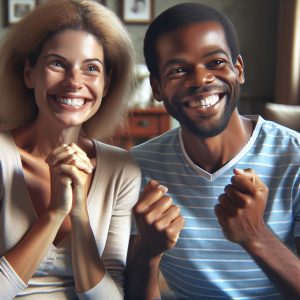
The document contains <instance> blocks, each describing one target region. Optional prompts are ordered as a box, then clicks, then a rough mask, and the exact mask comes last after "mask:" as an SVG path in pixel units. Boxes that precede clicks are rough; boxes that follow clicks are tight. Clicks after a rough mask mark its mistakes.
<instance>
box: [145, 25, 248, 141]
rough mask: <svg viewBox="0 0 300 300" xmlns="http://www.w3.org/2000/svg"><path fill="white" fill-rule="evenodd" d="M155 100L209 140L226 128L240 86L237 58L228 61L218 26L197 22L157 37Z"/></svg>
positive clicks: (225, 42) (240, 60) (221, 33)
mask: <svg viewBox="0 0 300 300" xmlns="http://www.w3.org/2000/svg"><path fill="white" fill-rule="evenodd" d="M156 51H157V55H158V58H159V61H158V66H159V74H160V78H159V79H155V78H151V84H152V87H153V90H154V95H155V97H156V99H158V100H161V101H164V104H165V106H166V109H167V110H168V112H169V113H170V115H172V116H173V117H174V118H175V119H177V120H178V121H179V123H180V124H181V126H182V127H183V128H186V129H187V130H189V131H190V132H191V133H193V134H194V135H196V136H198V137H203V138H205V137H212V136H215V135H218V134H219V133H221V132H222V131H223V130H224V129H225V128H226V126H227V124H228V122H229V120H230V117H231V115H232V112H233V111H234V110H235V108H236V106H237V101H238V98H239V94H240V85H241V84H242V83H243V82H244V74H243V62H242V59H241V57H240V56H239V57H238V58H237V61H236V62H232V59H231V53H230V50H229V47H228V45H227V41H226V37H225V33H224V30H223V28H222V26H221V25H220V24H218V23H216V22H203V23H197V24H192V25H189V26H186V27H183V28H181V29H179V30H174V31H172V32H169V33H166V34H164V35H162V36H161V37H160V38H159V39H158V41H157V44H156Z"/></svg>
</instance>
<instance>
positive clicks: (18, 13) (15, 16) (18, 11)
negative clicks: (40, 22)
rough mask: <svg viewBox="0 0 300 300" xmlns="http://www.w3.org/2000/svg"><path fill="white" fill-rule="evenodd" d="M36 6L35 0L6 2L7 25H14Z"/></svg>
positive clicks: (9, 0) (10, 0) (11, 0)
mask: <svg viewBox="0 0 300 300" xmlns="http://www.w3.org/2000/svg"><path fill="white" fill-rule="evenodd" d="M36 5H37V0H8V1H7V23H8V25H11V24H15V23H17V22H18V21H20V20H21V19H22V18H23V17H24V16H26V15H27V14H28V13H29V12H31V11H32V10H33V9H34V8H35V7H36Z"/></svg>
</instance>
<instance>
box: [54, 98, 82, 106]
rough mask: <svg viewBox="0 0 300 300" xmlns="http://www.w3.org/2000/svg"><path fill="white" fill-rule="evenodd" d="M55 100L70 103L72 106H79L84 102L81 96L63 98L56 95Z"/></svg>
mask: <svg viewBox="0 0 300 300" xmlns="http://www.w3.org/2000/svg"><path fill="white" fill-rule="evenodd" d="M57 101H58V102H59V103H62V104H65V105H70V106H73V107H76V108H78V107H80V106H82V105H83V104H84V100H83V99H82V98H72V99H71V98H63V97H57Z"/></svg>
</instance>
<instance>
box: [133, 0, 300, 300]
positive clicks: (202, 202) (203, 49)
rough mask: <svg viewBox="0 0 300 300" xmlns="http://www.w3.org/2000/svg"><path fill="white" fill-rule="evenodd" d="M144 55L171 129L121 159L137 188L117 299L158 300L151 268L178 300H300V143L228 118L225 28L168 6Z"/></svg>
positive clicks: (231, 43) (229, 58) (288, 133)
mask: <svg viewBox="0 0 300 300" xmlns="http://www.w3.org/2000/svg"><path fill="white" fill-rule="evenodd" d="M144 53H145V58H146V63H147V66H148V68H149V70H150V73H151V78H150V82H151V86H152V89H153V93H154V96H155V98H156V99H157V100H158V101H163V102H164V105H165V107H166V109H167V111H168V112H169V113H170V115H171V116H173V117H174V118H176V119H177V120H178V122H179V123H180V127H179V128H176V129H173V130H171V131H169V132H167V133H166V134H163V135H162V136H160V137H157V138H154V139H153V140H151V141H149V142H146V143H144V144H142V145H140V146H137V147H135V148H134V149H133V150H132V152H131V153H132V154H133V155H134V156H135V158H136V160H137V161H138V163H139V165H140V167H141V169H142V172H143V185H144V186H145V189H144V191H143V193H142V195H141V198H140V201H139V203H138V204H137V205H136V206H135V209H134V214H135V218H136V224H137V229H138V235H136V236H133V238H132V242H131V247H132V248H134V250H132V249H131V252H132V253H133V254H132V256H131V258H130V261H129V268H128V278H129V279H128V288H127V293H128V295H129V296H128V297H129V298H130V299H154V298H159V297H160V294H159V291H158V287H157V284H158V279H157V274H158V269H159V267H160V269H161V271H162V273H163V274H164V277H165V278H166V280H167V282H168V284H169V286H170V288H171V289H172V290H173V291H174V292H175V294H176V296H177V297H178V299H299V297H300V261H299V259H298V257H297V255H296V253H297V251H298V253H300V192H299V182H300V171H299V165H300V150H299V149H300V137H299V134H298V133H296V132H295V131H292V130H290V129H287V128H285V127H282V126H279V125H277V124H275V123H272V122H269V121H265V120H263V119H262V118H261V117H253V118H248V117H247V118H246V117H243V116H241V115H239V113H238V110H237V101H238V99H239V96H240V86H241V85H242V84H243V83H244V80H245V79H244V65H243V60H242V57H241V55H240V51H239V46H238V41H237V37H236V32H235V29H234V27H233V25H232V23H231V22H230V21H229V20H228V18H227V17H225V16H224V15H223V14H221V13H220V12H218V11H216V10H215V9H212V8H210V7H207V6H204V5H202V4H191V3H190V4H188V3H185V4H179V5H176V6H174V7H172V8H170V9H168V10H166V11H165V12H163V13H162V14H161V15H160V16H158V17H157V18H156V19H155V20H154V21H153V22H152V24H151V25H150V27H149V29H148V31H147V33H146V37H145V42H144ZM153 179H155V181H154V180H153ZM150 180H151V181H150ZM148 181H150V183H147V182H148ZM167 189H168V190H167ZM179 209H180V212H179ZM183 220H184V221H185V224H184V221H183ZM179 233H180V236H179ZM178 237H179V238H178ZM176 242H177V243H176ZM175 244H176V245H175ZM166 250H168V251H166ZM162 254H163V255H162Z"/></svg>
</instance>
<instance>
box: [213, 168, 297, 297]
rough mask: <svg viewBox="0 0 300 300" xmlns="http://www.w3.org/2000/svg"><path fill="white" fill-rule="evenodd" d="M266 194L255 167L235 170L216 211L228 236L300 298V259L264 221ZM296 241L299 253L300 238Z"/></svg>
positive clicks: (287, 294) (287, 291) (285, 292)
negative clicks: (254, 169)
mask: <svg viewBox="0 0 300 300" xmlns="http://www.w3.org/2000/svg"><path fill="white" fill-rule="evenodd" d="M267 198H268V189H267V187H266V186H265V185H264V184H263V182H262V181H261V180H260V179H259V177H258V176H257V175H256V174H255V173H254V172H253V171H252V170H250V169H247V170H245V171H242V170H235V176H233V177H232V184H230V185H228V186H226V187H225V192H224V194H222V195H221V196H220V197H219V202H220V203H219V204H218V205H216V207H215V212H216V215H217V217H218V220H219V223H220V225H221V226H222V229H223V232H224V235H225V236H226V238H227V239H228V240H230V241H232V242H235V243H238V244H240V245H241V246H242V247H243V248H244V249H245V250H246V251H247V252H248V253H249V254H250V255H251V256H252V258H253V259H254V260H255V261H256V263H257V264H258V265H259V266H260V267H261V269H262V270H263V271H264V272H265V273H266V274H267V276H268V277H269V278H270V280H271V281H272V282H273V283H274V285H275V286H276V287H277V289H278V291H279V292H280V293H281V294H282V296H283V297H284V298H285V299H300V284H299V282H300V260H299V258H298V257H297V256H296V255H295V254H294V253H293V252H292V251H290V250H289V249H288V248H287V247H286V246H285V245H284V244H283V243H282V242H281V241H280V240H279V239H278V238H277V237H276V236H275V235H274V234H273V232H272V231H271V230H270V229H269V228H268V227H267V225H266V224H265V222H264V220H263V214H264V211H265V207H266V202H267ZM296 245H297V250H298V254H299V253H300V238H298V239H297V240H296Z"/></svg>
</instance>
